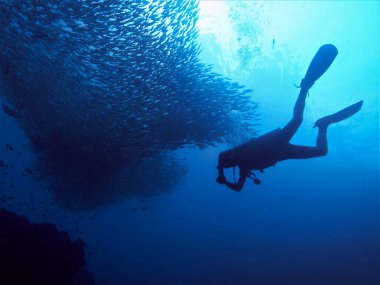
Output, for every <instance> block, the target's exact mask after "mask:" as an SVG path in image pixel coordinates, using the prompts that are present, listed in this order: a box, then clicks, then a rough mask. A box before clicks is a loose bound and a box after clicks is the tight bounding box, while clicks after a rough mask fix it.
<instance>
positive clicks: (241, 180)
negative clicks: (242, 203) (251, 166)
mask: <svg viewBox="0 0 380 285" xmlns="http://www.w3.org/2000/svg"><path fill="white" fill-rule="evenodd" d="M246 179H247V177H246V176H245V175H241V174H240V177H239V180H238V182H237V183H231V182H229V181H227V180H226V181H225V182H224V184H225V185H226V186H227V187H228V188H230V189H232V190H234V191H237V192H239V191H241V189H243V186H244V183H245V180H246Z"/></svg>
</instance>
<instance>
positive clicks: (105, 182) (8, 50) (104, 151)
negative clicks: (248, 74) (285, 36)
mask: <svg viewBox="0 0 380 285" xmlns="http://www.w3.org/2000/svg"><path fill="white" fill-rule="evenodd" d="M197 20H198V1H196V0H183V1H163V0H153V1H132V0H129V1H118V2H117V3H116V2H115V1H110V0H108V1H107V0H106V1H95V0H86V1H67V0H66V1H37V0H22V1H21V0H7V1H4V2H3V3H2V5H1V6H0V32H1V35H2V37H1V38H0V67H2V68H3V72H0V80H1V81H2V87H3V92H2V94H4V96H5V97H6V101H7V106H10V107H9V108H10V109H12V110H14V113H15V114H17V117H16V119H17V120H18V122H19V124H20V125H21V127H22V128H23V129H24V130H25V133H26V134H27V136H28V137H29V139H30V142H31V146H32V148H33V149H34V150H35V151H36V153H37V156H38V158H39V162H40V163H39V164H40V167H39V169H38V173H39V176H40V177H41V178H42V179H43V180H46V181H49V183H51V184H53V186H55V187H54V189H55V192H56V193H57V199H58V200H60V199H62V200H61V201H62V204H63V205H65V207H69V208H78V209H80V208H91V207H97V206H99V205H104V204H106V203H109V202H112V201H115V199H119V198H120V197H124V196H131V195H152V194H153V193H157V192H165V191H168V190H169V189H171V188H172V187H173V186H174V185H176V183H178V181H180V178H181V176H182V175H183V174H184V171H183V167H180V166H179V165H180V162H178V161H176V160H175V158H174V156H173V155H170V152H171V151H173V150H176V149H179V148H181V147H183V146H186V145H196V146H199V147H204V146H209V145H213V144H215V143H217V142H222V141H224V140H225V138H226V136H227V135H228V134H229V133H230V132H231V131H232V130H233V129H234V126H232V124H231V123H230V118H229V114H230V112H231V111H234V112H239V113H240V114H241V118H242V121H241V126H242V127H243V128H244V129H245V130H246V132H245V133H246V134H248V135H252V134H253V133H254V132H255V129H254V122H253V121H254V120H253V119H254V118H255V109H256V104H255V103H254V102H252V100H251V98H250V92H251V91H250V90H247V89H245V88H244V87H243V86H241V85H239V84H237V83H235V82H232V81H231V80H229V79H227V78H225V77H223V76H222V75H220V74H217V73H214V72H212V67H211V66H208V65H205V64H203V63H201V62H200V61H199V53H200V50H201V48H200V46H199V44H198V42H197V38H198V30H197V26H196V22H197ZM9 66H10V67H9ZM241 126H239V129H240V127H241ZM167 154H169V156H168V155H167ZM170 161H171V162H170ZM168 164H169V165H170V164H173V165H172V166H174V167H172V168H170V169H167V165H168ZM162 165H163V166H162ZM177 166H178V168H177ZM121 172H124V174H122V173H121ZM115 176H116V177H117V178H120V177H121V176H123V177H124V181H125V182H126V183H125V184H124V185H123V186H122V188H123V189H122V190H120V189H117V190H115V187H111V185H113V184H115V182H114V180H115ZM141 177H143V179H141ZM116 180H117V179H116ZM168 180H171V181H168ZM119 181H121V180H119ZM119 185H120V183H119ZM62 197H63V198H62Z"/></svg>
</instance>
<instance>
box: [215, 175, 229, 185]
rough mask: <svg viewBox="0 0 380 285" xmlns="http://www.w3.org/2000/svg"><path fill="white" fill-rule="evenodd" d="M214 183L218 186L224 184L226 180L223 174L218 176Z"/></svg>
mask: <svg viewBox="0 0 380 285" xmlns="http://www.w3.org/2000/svg"><path fill="white" fill-rule="evenodd" d="M216 182H218V183H219V184H226V182H227V179H226V177H225V176H224V175H223V174H219V175H218V177H217V178H216Z"/></svg>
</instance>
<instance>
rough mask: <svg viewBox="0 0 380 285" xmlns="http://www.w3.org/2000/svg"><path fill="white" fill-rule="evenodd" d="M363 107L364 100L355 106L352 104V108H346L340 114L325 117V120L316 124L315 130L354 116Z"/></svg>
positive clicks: (320, 120)
mask: <svg viewBox="0 0 380 285" xmlns="http://www.w3.org/2000/svg"><path fill="white" fill-rule="evenodd" d="M362 105H363V100H361V101H359V102H357V103H355V104H352V105H351V106H348V107H347V108H344V109H343V110H340V111H339V112H337V113H335V114H332V115H330V116H326V117H323V118H321V119H319V120H318V121H316V122H315V125H314V128H315V127H318V128H320V127H328V125H330V124H333V123H337V122H340V121H343V120H345V119H347V118H349V117H351V116H353V115H354V114H356V113H357V112H359V110H360V109H361V107H362Z"/></svg>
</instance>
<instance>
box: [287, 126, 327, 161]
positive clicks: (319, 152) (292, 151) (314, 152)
mask: <svg viewBox="0 0 380 285" xmlns="http://www.w3.org/2000/svg"><path fill="white" fill-rule="evenodd" d="M327 152H328V146H327V126H323V127H319V128H318V136H317V142H316V146H314V147H312V146H301V145H293V144H288V145H287V146H286V149H285V154H284V159H305V158H313V157H318V156H324V155H326V154H327Z"/></svg>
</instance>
